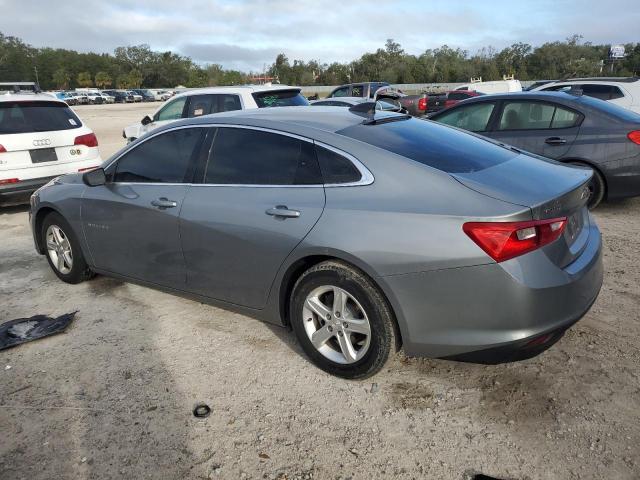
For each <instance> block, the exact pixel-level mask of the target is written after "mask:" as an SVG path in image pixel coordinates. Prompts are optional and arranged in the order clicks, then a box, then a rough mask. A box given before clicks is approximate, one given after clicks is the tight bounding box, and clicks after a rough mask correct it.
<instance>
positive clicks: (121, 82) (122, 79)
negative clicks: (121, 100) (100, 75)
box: [116, 75, 131, 89]
mask: <svg viewBox="0 0 640 480" xmlns="http://www.w3.org/2000/svg"><path fill="white" fill-rule="evenodd" d="M116 87H117V88H122V89H125V88H130V87H131V85H130V84H129V76H128V75H120V76H119V77H118V79H117V80H116Z"/></svg>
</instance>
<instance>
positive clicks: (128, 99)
mask: <svg viewBox="0 0 640 480" xmlns="http://www.w3.org/2000/svg"><path fill="white" fill-rule="evenodd" d="M103 93H106V94H107V95H111V96H112V97H113V98H114V102H115V103H133V95H131V94H129V93H128V92H127V91H126V90H104V91H103Z"/></svg>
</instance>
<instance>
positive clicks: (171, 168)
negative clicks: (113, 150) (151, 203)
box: [113, 128, 206, 183]
mask: <svg viewBox="0 0 640 480" xmlns="http://www.w3.org/2000/svg"><path fill="white" fill-rule="evenodd" d="M205 133H206V129H205V128H180V129H178V130H171V131H168V132H166V133H161V134H160V135H156V136H155V137H152V138H150V139H149V140H147V141H145V142H142V143H141V144H139V145H137V146H136V147H134V148H133V149H131V150H129V151H128V152H127V153H125V154H124V155H123V156H122V157H120V159H119V160H118V162H117V164H116V169H115V174H114V175H113V181H114V182H131V183H183V182H187V183H188V182H190V181H191V175H192V169H193V163H194V162H193V159H194V158H195V155H196V154H197V152H198V151H199V150H200V147H201V145H202V142H203V140H204V136H205Z"/></svg>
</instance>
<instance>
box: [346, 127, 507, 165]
mask: <svg viewBox="0 0 640 480" xmlns="http://www.w3.org/2000/svg"><path fill="white" fill-rule="evenodd" d="M337 133H339V134H340V135H345V136H347V137H350V138H354V139H356V140H360V141H362V142H365V143H368V144H370V145H374V146H376V147H378V148H382V149H383V150H387V151H389V152H392V153H395V154H397V155H402V156H403V157H407V158H410V159H411V160H414V161H416V162H420V163H422V164H424V165H428V166H429V167H433V168H437V169H438V170H442V171H444V172H447V173H470V172H477V171H480V170H484V169H485V168H489V167H493V166H495V165H499V164H501V163H503V162H506V161H508V160H510V159H512V158H513V157H515V156H516V155H517V153H515V152H513V151H512V150H509V149H507V148H502V147H500V146H498V145H495V144H494V143H491V142H489V141H487V140H483V139H481V138H479V137H476V136H475V135H471V134H467V133H464V132H460V131H458V130H455V129H453V128H450V127H446V126H444V125H439V124H437V123H434V122H430V121H426V120H419V119H415V118H412V119H408V120H402V121H395V122H385V123H378V124H373V125H362V124H360V125H354V126H351V127H347V128H345V129H343V130H340V131H338V132H337Z"/></svg>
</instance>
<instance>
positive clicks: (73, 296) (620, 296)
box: [0, 105, 640, 480]
mask: <svg viewBox="0 0 640 480" xmlns="http://www.w3.org/2000/svg"><path fill="white" fill-rule="evenodd" d="M156 107H157V105H135V106H131V105H124V106H123V105H116V106H97V107H78V108H77V109H76V110H77V112H78V114H79V115H80V116H81V117H82V118H83V119H84V120H86V122H87V123H88V124H89V125H90V126H91V127H92V128H94V130H95V132H96V134H97V135H98V138H99V141H100V145H101V149H102V153H103V157H104V158H106V157H107V156H108V155H109V154H110V153H112V152H114V151H115V150H117V149H118V148H119V147H120V146H122V145H123V142H124V140H123V139H122V137H121V136H120V134H121V131H122V127H123V126H125V125H126V124H128V123H131V122H134V121H137V120H139V119H140V118H142V116H143V115H144V114H145V113H149V112H152V111H153V110H154V109H155V108H156ZM595 216H596V219H597V221H598V223H599V225H600V227H601V229H602V232H603V236H604V261H605V268H606V276H605V283H604V286H603V288H602V292H601V294H600V297H599V298H598V300H597V302H596V303H595V305H594V306H593V308H592V310H591V311H590V312H589V313H588V314H587V316H586V317H585V318H584V319H582V320H581V321H580V322H579V323H578V324H576V325H575V326H574V327H573V328H572V329H571V330H570V331H569V332H568V334H567V335H566V336H565V337H564V338H563V339H562V340H561V341H560V342H559V343H558V344H557V345H555V346H554V347H553V348H552V349H551V350H550V351H548V352H546V353H544V354H543V355H541V356H540V357H537V358H535V359H532V360H528V361H525V362H521V363H515V364H507V365H499V366H482V365H472V364H463V363H455V362H449V361H442V360H427V359H415V358H404V357H403V356H402V355H398V356H397V358H395V359H394V360H393V361H392V362H391V364H390V366H389V367H388V368H387V369H385V370H384V371H382V372H381V373H379V374H378V375H377V376H375V377H374V378H372V379H369V380H367V381H364V382H352V381H344V380H340V379H337V378H333V377H330V376H328V375H327V374H325V373H323V372H322V371H320V370H318V369H317V368H315V367H314V366H313V365H312V364H311V363H309V362H308V361H307V360H306V358H305V357H304V356H303V354H302V351H301V349H300V348H299V347H298V346H297V344H296V342H295V340H294V338H293V336H292V334H290V333H288V332H287V331H285V330H284V329H280V328H277V327H273V326H269V325H266V324H262V323H260V322H258V321H256V320H253V319H250V318H246V317H243V316H241V315H238V314H234V313H229V312H226V311H223V310H220V309H217V308H214V307H211V306H207V305H203V304H199V303H196V302H193V301H190V300H186V299H183V298H179V297H175V296H172V295H169V294H165V293H161V292H158V291H154V290H151V289H148V288H144V287H140V286H136V285H132V284H127V283H122V282H119V281H115V280H112V279H109V278H106V277H97V278H95V279H94V280H92V281H89V282H85V283H82V284H80V285H67V284H64V283H62V282H60V281H59V280H57V278H56V277H55V276H54V274H53V273H52V272H51V271H50V270H49V267H48V265H47V262H46V260H45V259H44V257H40V256H38V255H37V254H36V253H35V251H34V249H33V245H32V239H31V234H30V231H29V226H28V215H27V209H26V207H11V208H5V209H0V245H1V246H2V249H1V253H0V322H4V321H8V320H12V319H15V318H20V317H30V316H32V315H35V314H47V315H54V316H57V315H60V314H63V313H68V312H73V311H77V312H78V313H77V315H76V318H75V320H74V322H73V323H72V324H71V326H70V327H69V329H68V330H67V331H66V333H63V334H61V335H57V336H52V337H49V338H46V339H41V340H38V341H35V342H32V343H28V344H24V345H21V346H18V347H15V348H12V349H8V350H4V351H1V352H0V478H2V479H3V480H4V479H12V480H13V479H16V480H17V479H22V478H24V479H29V480H35V479H53V478H56V479H62V478H64V479H67V478H69V479H94V478H96V479H97V478H100V479H103V478H104V479H109V478H113V479H146V478H153V479H155V478H160V479H186V478H196V479H206V478H230V479H242V478H247V479H249V478H255V479H258V478H267V479H308V478H314V479H343V480H346V479H349V478H351V479H372V478H373V479H377V478H399V479H413V478H415V479H418V478H428V479H463V478H466V479H471V478H473V475H474V474H475V473H484V474H488V475H491V476H494V477H497V478H500V479H577V478H585V479H591V478H606V479H614V478H615V479H638V478H640V446H639V445H640V377H639V375H640V268H639V265H640V259H639V256H640V198H639V199H635V200H629V201H625V202H621V203H616V204H605V205H603V206H601V207H600V208H598V209H597V210H596V212H595ZM197 402H206V403H207V404H209V405H210V406H211V409H212V412H211V415H210V416H209V417H208V418H206V419H197V418H195V417H194V416H193V415H192V409H193V407H194V405H195V404H196V403H197Z"/></svg>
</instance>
